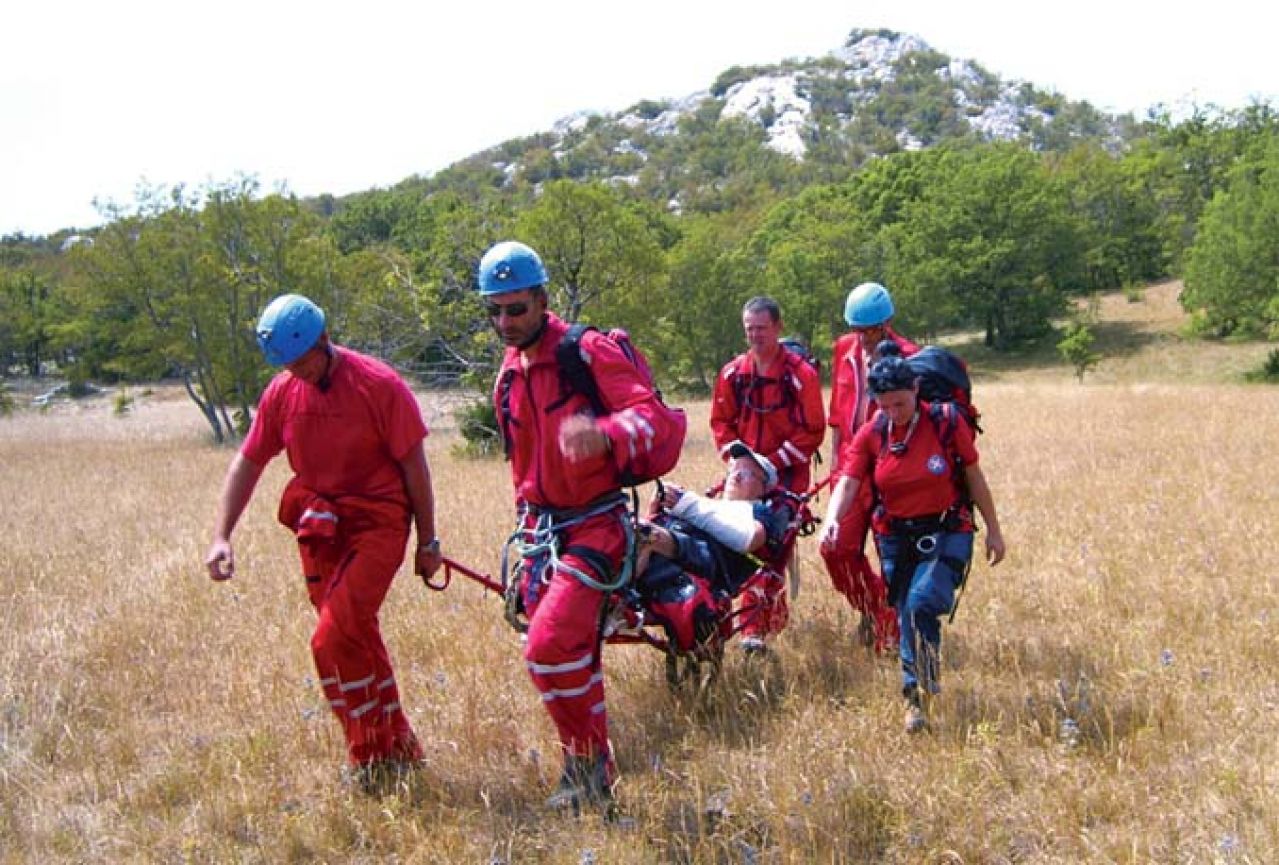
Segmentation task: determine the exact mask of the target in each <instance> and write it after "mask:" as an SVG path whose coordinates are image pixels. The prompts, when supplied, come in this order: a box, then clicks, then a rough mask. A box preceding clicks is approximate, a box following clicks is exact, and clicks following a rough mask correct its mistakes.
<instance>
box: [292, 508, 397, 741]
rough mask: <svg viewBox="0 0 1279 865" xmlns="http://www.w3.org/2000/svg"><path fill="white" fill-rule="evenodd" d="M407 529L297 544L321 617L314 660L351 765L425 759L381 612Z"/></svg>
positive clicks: (377, 529)
mask: <svg viewBox="0 0 1279 865" xmlns="http://www.w3.org/2000/svg"><path fill="white" fill-rule="evenodd" d="M407 540H408V528H407V526H399V525H395V526H381V527H373V528H369V529H364V530H361V531H358V532H355V533H352V534H350V535H345V536H344V537H342V538H341V539H340V540H337V541H333V542H328V543H299V544H298V549H299V551H300V552H301V555H302V566H303V568H304V569H305V572H306V575H307V591H308V593H309V594H310V597H311V603H312V605H313V606H314V607H315V609H316V611H317V612H318V613H319V621H317V622H316V626H315V632H314V633H313V634H312V635H311V655H312V657H313V658H314V659H315V669H316V672H317V673H318V674H319V676H320V684H321V686H322V687H323V688H324V695H325V697H327V698H328V701H329V707H330V708H331V709H332V710H333V714H334V715H336V716H337V719H338V721H340V722H341V724H342V729H343V732H344V733H345V735H346V745H347V756H348V759H349V760H350V761H351V762H352V763H367V762H369V761H372V760H381V759H407V760H414V759H420V758H421V756H422V750H421V745H420V744H418V741H417V737H416V736H415V735H414V734H413V729H412V727H411V726H410V724H409V720H408V717H407V716H406V715H405V714H404V711H403V709H402V708H401V707H400V694H399V689H398V688H397V687H396V684H395V674H394V672H393V670H392V668H391V658H390V655H389V653H388V652H387V649H386V644H385V643H384V642H383V641H382V632H381V629H380V627H379V626H378V610H379V608H380V607H381V606H382V601H383V599H384V598H385V597H386V593H387V590H388V589H389V588H390V586H391V580H392V579H393V578H394V577H395V572H396V570H398V569H399V566H400V562H401V561H403V558H404V545H405V543H406V542H407Z"/></svg>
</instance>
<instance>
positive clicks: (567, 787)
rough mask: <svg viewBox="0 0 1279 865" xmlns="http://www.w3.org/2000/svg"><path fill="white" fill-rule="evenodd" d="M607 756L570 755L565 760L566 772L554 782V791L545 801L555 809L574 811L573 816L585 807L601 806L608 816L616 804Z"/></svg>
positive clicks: (547, 805) (550, 807)
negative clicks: (556, 782)
mask: <svg viewBox="0 0 1279 865" xmlns="http://www.w3.org/2000/svg"><path fill="white" fill-rule="evenodd" d="M611 774H612V773H611V772H610V770H609V765H608V757H607V756H606V755H603V754H601V755H599V756H597V757H578V756H576V755H572V754H570V755H569V756H568V757H566V758H565V760H564V774H562V775H560V781H559V783H558V784H556V785H555V792H553V793H551V795H550V797H549V798H547V800H546V807H547V808H549V809H550V810H552V811H572V812H573V815H574V816H577V815H580V814H581V813H582V808H584V807H590V808H601V809H603V810H604V812H605V814H606V815H607V814H608V813H609V811H610V810H611V808H612V804H613V783H612V780H611V778H610V775H611Z"/></svg>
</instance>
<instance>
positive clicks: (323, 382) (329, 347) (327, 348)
mask: <svg viewBox="0 0 1279 865" xmlns="http://www.w3.org/2000/svg"><path fill="white" fill-rule="evenodd" d="M336 356H337V352H336V351H334V350H333V343H331V342H326V343H325V344H324V375H322V376H320V380H319V381H317V382H316V383H315V386H316V387H318V388H319V389H320V393H328V391H329V388H330V387H331V386H332V385H333V380H332V379H331V378H329V373H331V372H332V371H333V359H334V357H336Z"/></svg>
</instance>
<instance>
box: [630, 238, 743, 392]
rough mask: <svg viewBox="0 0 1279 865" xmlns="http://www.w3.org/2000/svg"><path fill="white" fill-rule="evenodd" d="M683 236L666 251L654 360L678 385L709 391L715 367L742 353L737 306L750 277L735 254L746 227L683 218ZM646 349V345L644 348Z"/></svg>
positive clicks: (740, 256) (741, 256) (740, 326)
mask: <svg viewBox="0 0 1279 865" xmlns="http://www.w3.org/2000/svg"><path fill="white" fill-rule="evenodd" d="M681 227H682V228H683V230H684V231H683V235H682V237H681V238H680V241H679V243H677V244H676V245H675V246H674V247H673V248H672V249H671V250H670V253H669V256H668V261H669V273H670V281H669V292H670V295H669V296H670V298H671V302H670V303H669V304H668V305H667V306H665V307H664V308H663V309H662V316H663V318H664V319H665V320H666V321H667V323H668V325H669V326H668V329H667V331H666V332H665V333H664V334H663V335H662V336H663V339H662V341H661V343H660V345H661V347H662V349H661V350H659V351H658V353H657V354H658V358H654V362H655V363H657V362H658V359H659V358H660V360H661V361H662V365H663V366H664V367H665V370H666V372H667V374H668V375H670V376H671V377H672V378H673V379H675V380H676V381H677V382H679V383H680V384H681V385H683V386H684V387H687V388H691V389H693V390H696V391H699V392H702V393H709V392H710V389H711V386H712V384H713V382H714V380H715V376H716V375H717V374H718V372H719V369H720V367H721V366H722V365H723V364H724V363H725V362H726V361H727V360H728V359H729V358H730V357H732V356H733V355H735V354H736V353H738V352H739V351H741V350H742V341H743V337H742V319H741V308H742V304H743V303H744V302H745V301H746V300H747V299H749V298H750V296H751V294H752V293H754V292H753V291H752V286H753V282H754V279H755V275H754V274H753V273H752V272H751V271H750V270H749V269H748V267H749V266H748V265H747V264H746V263H745V259H746V256H745V255H744V254H743V253H742V252H740V248H741V246H742V244H743V243H744V242H745V239H746V235H747V233H748V232H749V230H750V226H749V225H744V224H742V222H741V221H740V220H738V219H736V218H735V217H734V216H732V215H729V214H724V215H719V214H708V215H695V216H688V217H684V218H683V219H682V220H681ZM645 348H646V349H647V346H645Z"/></svg>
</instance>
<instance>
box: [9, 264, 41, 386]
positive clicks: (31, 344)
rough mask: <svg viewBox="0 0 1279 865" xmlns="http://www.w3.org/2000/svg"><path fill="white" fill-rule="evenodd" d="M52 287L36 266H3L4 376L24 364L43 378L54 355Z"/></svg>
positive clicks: (31, 373)
mask: <svg viewBox="0 0 1279 865" xmlns="http://www.w3.org/2000/svg"><path fill="white" fill-rule="evenodd" d="M52 288H53V287H52V285H51V282H50V279H49V277H48V276H46V275H44V274H41V273H39V272H37V270H36V268H35V267H34V266H32V265H28V266H23V267H17V268H8V267H4V266H0V374H3V373H4V372H6V371H7V370H8V368H9V367H10V366H12V365H14V364H20V365H21V366H22V367H24V368H25V369H26V371H27V374H28V375H32V376H35V375H39V374H40V366H41V363H42V362H43V361H46V360H49V359H50V355H51V351H52V348H51V346H52V331H51V324H52V322H51V318H52V315H53V311H52Z"/></svg>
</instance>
